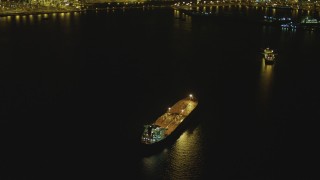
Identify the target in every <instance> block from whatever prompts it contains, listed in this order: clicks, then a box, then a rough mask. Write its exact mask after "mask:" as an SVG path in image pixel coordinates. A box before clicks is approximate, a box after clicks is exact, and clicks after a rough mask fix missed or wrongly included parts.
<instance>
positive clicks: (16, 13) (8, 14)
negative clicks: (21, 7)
mask: <svg viewBox="0 0 320 180" xmlns="http://www.w3.org/2000/svg"><path fill="white" fill-rule="evenodd" d="M83 11H85V10H80V9H74V10H61V9H59V10H48V11H43V10H41V11H33V12H31V11H30V12H29V11H20V12H6V13H2V12H1V13H0V17H7V16H27V15H38V14H53V13H69V12H83Z"/></svg>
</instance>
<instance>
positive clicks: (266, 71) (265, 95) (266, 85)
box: [259, 58, 275, 109]
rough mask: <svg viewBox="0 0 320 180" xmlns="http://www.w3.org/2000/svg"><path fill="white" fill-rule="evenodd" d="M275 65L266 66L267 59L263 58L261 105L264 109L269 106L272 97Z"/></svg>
mask: <svg viewBox="0 0 320 180" xmlns="http://www.w3.org/2000/svg"><path fill="white" fill-rule="evenodd" d="M274 66H275V64H273V65H266V64H265V59H264V58H262V61H261V78H260V93H259V97H260V103H261V106H262V109H265V108H266V107H267V106H268V99H269V97H270V96H271V95H270V94H271V90H272V82H273V71H274V70H273V69H274Z"/></svg>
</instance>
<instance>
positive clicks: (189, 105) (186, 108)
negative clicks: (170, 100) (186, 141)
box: [141, 94, 198, 145]
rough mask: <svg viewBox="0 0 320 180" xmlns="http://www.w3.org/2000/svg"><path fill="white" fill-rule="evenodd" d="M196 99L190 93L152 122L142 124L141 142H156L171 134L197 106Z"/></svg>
mask: <svg viewBox="0 0 320 180" xmlns="http://www.w3.org/2000/svg"><path fill="white" fill-rule="evenodd" d="M197 105H198V100H197V99H196V98H195V97H194V96H193V95H192V94H190V95H189V96H188V97H186V98H184V99H181V100H179V101H178V102H177V103H175V104H174V105H173V106H172V107H170V108H168V110H167V112H166V113H164V114H163V115H161V116H160V117H159V118H158V119H156V121H155V122H154V123H152V124H148V125H144V131H143V133H142V136H141V143H142V144H147V145H149V144H158V143H160V142H163V140H164V139H166V138H167V137H168V136H170V135H171V134H173V133H174V132H175V131H176V130H177V128H178V127H179V126H181V124H182V122H184V120H185V119H186V118H187V117H188V116H189V115H190V113H191V112H192V111H193V110H194V109H195V108H196V107H197Z"/></svg>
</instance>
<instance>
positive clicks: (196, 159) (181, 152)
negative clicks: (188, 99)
mask: <svg viewBox="0 0 320 180" xmlns="http://www.w3.org/2000/svg"><path fill="white" fill-rule="evenodd" d="M201 131H202V130H201V126H198V127H197V128H195V129H194V130H192V131H191V130H187V131H185V132H184V133H182V135H181V136H180V137H179V138H178V139H177V140H176V142H175V144H174V145H173V146H172V147H169V149H167V148H166V149H164V150H163V151H162V152H161V153H159V154H155V155H152V156H150V157H145V158H143V159H142V164H143V168H142V171H143V174H144V176H145V177H146V179H149V178H150V179H153V178H154V176H155V174H157V175H158V177H161V176H164V177H163V178H162V179H177V178H180V179H181V178H182V179H190V178H192V177H199V175H200V174H201V168H202V167H203V153H202V141H203V139H202V138H201ZM159 169H161V170H163V171H164V172H161V171H159ZM191 169H192V171H190V170H191ZM157 179H158V178H157ZM160 179H161V178H160Z"/></svg>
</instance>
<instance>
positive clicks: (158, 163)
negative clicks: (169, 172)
mask: <svg viewBox="0 0 320 180" xmlns="http://www.w3.org/2000/svg"><path fill="white" fill-rule="evenodd" d="M167 152H168V150H167V149H164V150H163V151H162V152H161V153H160V154H157V155H153V156H150V157H144V158H143V159H142V166H143V168H142V171H143V172H142V173H143V174H144V176H145V178H146V179H154V178H155V177H154V176H155V174H156V175H158V178H159V177H160V176H161V175H163V173H161V171H160V172H159V170H160V169H164V167H165V166H166V159H167V158H168V153H167ZM157 173H159V174H157Z"/></svg>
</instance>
